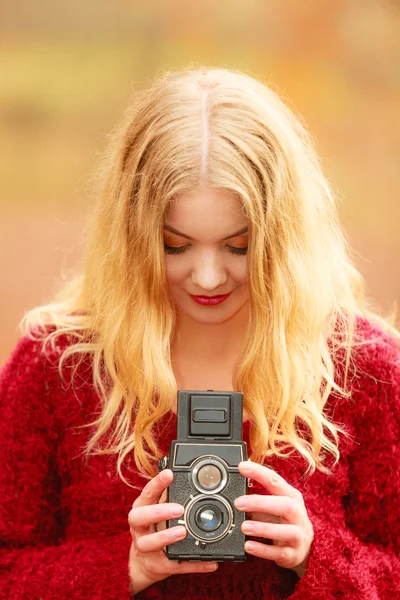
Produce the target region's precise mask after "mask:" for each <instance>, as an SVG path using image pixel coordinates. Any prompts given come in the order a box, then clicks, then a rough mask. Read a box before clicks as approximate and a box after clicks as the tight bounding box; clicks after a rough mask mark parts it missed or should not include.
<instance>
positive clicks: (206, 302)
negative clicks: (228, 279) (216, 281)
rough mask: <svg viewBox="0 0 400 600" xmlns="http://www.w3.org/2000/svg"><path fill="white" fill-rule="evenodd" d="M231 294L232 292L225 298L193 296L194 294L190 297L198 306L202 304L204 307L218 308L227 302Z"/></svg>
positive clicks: (224, 296)
mask: <svg viewBox="0 0 400 600" xmlns="http://www.w3.org/2000/svg"><path fill="white" fill-rule="evenodd" d="M231 293H232V292H229V294H224V295H223V296H192V294H189V296H190V297H191V298H193V300H194V301H195V302H197V304H202V305H203V306H216V305H217V304H221V302H223V301H224V300H226V299H227V298H228V296H230V295H231Z"/></svg>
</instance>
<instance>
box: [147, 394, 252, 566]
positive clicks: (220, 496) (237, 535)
mask: <svg viewBox="0 0 400 600" xmlns="http://www.w3.org/2000/svg"><path fill="white" fill-rule="evenodd" d="M177 416H178V419H177V439H176V440H174V441H173V442H172V443H171V446H170V451H169V456H168V457H167V456H165V457H164V458H161V459H160V460H159V461H158V470H159V472H160V471H161V470H163V469H165V468H169V469H171V470H172V471H173V473H174V479H173V481H172V483H171V485H170V486H169V488H168V491H167V502H177V503H178V504H181V505H182V506H184V509H185V510H184V514H183V515H182V516H181V517H179V518H177V519H170V520H168V521H167V528H169V527H174V526H176V525H184V526H185V527H186V530H187V536H186V538H185V539H184V540H181V541H178V542H174V543H172V544H169V545H168V546H167V557H168V558H169V559H170V560H178V561H179V562H181V561H184V560H186V561H199V560H204V561H207V560H212V561H220V562H221V561H233V562H241V561H244V560H245V558H246V556H245V550H244V542H245V535H244V534H243V533H242V531H241V529H240V525H241V523H242V522H243V521H244V520H245V519H246V513H245V512H243V511H239V510H237V509H236V507H235V506H234V500H235V498H238V497H239V496H242V495H246V494H247V490H248V488H249V487H250V486H251V484H250V482H249V480H248V479H247V478H245V477H243V475H241V474H240V473H239V470H238V464H239V463H240V462H241V461H242V460H247V445H246V442H244V441H243V440H242V420H243V394H242V393H241V392H215V391H213V390H206V391H199V390H196V391H187V390H185V391H181V390H180V391H178V407H177Z"/></svg>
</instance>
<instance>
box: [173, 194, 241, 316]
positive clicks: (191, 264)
mask: <svg viewBox="0 0 400 600" xmlns="http://www.w3.org/2000/svg"><path fill="white" fill-rule="evenodd" d="M247 227H248V219H247V217H245V216H244V214H242V204H241V202H240V200H239V199H238V198H237V197H236V196H234V195H233V194H230V193H228V192H223V191H219V190H215V189H209V190H194V191H192V192H188V193H185V194H180V195H178V196H177V198H176V201H175V202H174V203H173V204H172V205H171V207H170V209H169V211H168V213H167V215H166V219H165V223H164V248H165V267H166V274H167V280H168V285H169V291H170V294H171V297H172V299H173V301H174V303H175V306H176V308H177V311H178V314H182V313H183V314H184V315H186V316H188V317H191V318H192V319H194V320H195V321H197V322H201V323H205V324H206V323H207V324H218V323H223V322H224V321H227V320H228V319H231V318H232V317H233V316H234V315H235V314H236V313H237V312H238V311H239V310H240V309H241V308H242V307H243V306H244V305H245V304H246V303H247V301H248V299H249V296H248V287H247V280H248V271H247V257H246V253H247V245H248V231H247ZM172 229H174V230H175V231H172ZM238 232H240V233H238ZM177 248H179V249H180V250H178V252H175V253H174V249H177ZM228 293H230V295H229V297H228V298H227V299H226V300H225V301H224V302H222V303H220V304H217V305H201V304H199V303H197V302H196V301H195V300H194V299H193V298H192V297H191V295H194V296H219V295H223V294H228Z"/></svg>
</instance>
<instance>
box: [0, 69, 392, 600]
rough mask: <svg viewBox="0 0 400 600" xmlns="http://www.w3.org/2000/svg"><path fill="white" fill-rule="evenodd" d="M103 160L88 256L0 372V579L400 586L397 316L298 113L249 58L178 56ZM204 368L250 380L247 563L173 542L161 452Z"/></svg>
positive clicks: (86, 593)
mask: <svg viewBox="0 0 400 600" xmlns="http://www.w3.org/2000/svg"><path fill="white" fill-rule="evenodd" d="M99 181H101V185H100V186H99V190H98V201H97V204H96V208H95V211H94V213H93V215H92V218H91V221H90V223H91V227H90V230H89V232H88V236H87V250H86V254H85V257H84V261H83V263H82V267H81V270H80V272H79V273H78V274H77V276H76V278H75V279H73V280H71V281H70V282H69V283H68V285H66V286H65V287H64V289H63V290H62V292H61V293H60V295H59V296H58V298H56V300H55V301H54V302H53V303H52V304H49V305H47V306H43V307H39V308H37V309H35V310H32V311H30V312H28V313H27V314H26V315H25V317H24V319H23V322H22V331H23V334H24V335H23V336H22V338H21V340H20V342H19V343H18V345H17V347H16V349H15V350H14V352H13V354H12V356H11V357H10V359H9V360H8V362H7V364H6V365H5V366H4V368H3V370H2V373H1V386H2V387H1V405H0V450H1V456H2V461H1V464H0V489H1V491H2V501H1V513H0V528H1V531H0V540H1V549H0V552H1V569H0V584H1V585H0V589H1V592H0V595H1V597H2V598H7V599H8V600H17V599H18V600H20V599H21V598H25V599H30V598H32V599H33V598H41V599H43V600H50V599H54V598H57V599H70V598H79V599H80V600H85V599H89V598H90V599H103V598H104V599H117V598H118V599H119V600H121V599H124V598H129V597H133V596H134V597H135V598H136V597H137V598H138V599H139V598H143V599H144V598H162V599H166V600H168V599H174V600H176V599H177V598H191V599H193V600H195V599H200V598H201V599H205V598H210V599H211V598H212V599H213V600H216V599H220V598H221V599H222V598H242V599H249V598H254V599H255V598H260V599H262V598H263V599H267V598H268V599H270V600H275V599H278V598H290V599H293V600H329V599H333V598H342V599H347V598H348V599H350V598H351V599H360V600H361V599H363V600H368V599H371V600H372V599H374V600H377V599H380V600H383V599H386V598H390V599H391V600H392V599H394V598H395V597H398V595H399V590H400V562H399V541H400V521H399V518H398V515H399V512H400V499H399V488H400V460H399V459H400V450H399V419H400V407H399V390H400V377H399V351H398V343H399V338H400V335H399V332H398V331H397V329H396V328H395V326H394V325H391V324H389V320H387V321H386V320H385V319H383V318H381V317H378V316H377V315H375V314H374V313H373V311H372V310H371V309H370V308H369V305H368V304H367V302H366V300H365V298H364V292H363V284H362V278H361V276H360V274H359V273H358V272H357V270H356V269H355V267H354V266H353V264H352V262H351V259H350V257H349V249H348V247H347V244H346V241H345V238H344V235H343V232H342V230H341V228H340V225H339V223H338V218H337V213H336V207H335V199H334V197H333V195H332V192H331V191H330V188H329V186H328V184H327V182H326V179H325V178H324V175H323V173H322V170H321V167H320V163H319V160H318V158H317V156H316V153H315V150H314V147H313V143H312V139H311V137H310V135H309V134H308V133H307V131H306V130H305V128H304V126H303V124H302V122H301V119H300V118H299V117H298V116H296V115H294V113H293V112H292V111H291V110H290V109H289V108H288V107H287V106H286V105H285V104H284V103H283V101H282V100H281V99H280V98H279V97H278V96H277V94H276V93H275V92H274V91H272V90H271V89H270V88H269V87H267V86H266V85H265V84H263V83H262V82H260V81H257V80H256V79H254V78H252V77H250V76H248V75H246V74H244V73H240V72H237V71H231V70H228V69H223V68H187V69H183V70H179V71H172V72H167V73H165V74H163V75H162V76H160V77H158V78H157V79H155V81H154V83H153V85H152V86H151V87H150V88H149V89H146V90H145V91H142V92H139V93H137V94H136V95H135V98H134V101H133V103H132V106H131V107H130V108H129V109H128V110H127V111H126V115H125V118H124V120H123V122H122V124H121V125H120V126H119V127H118V128H117V129H116V130H115V133H114V135H113V137H112V140H111V144H110V149H109V152H108V153H107V156H106V157H105V160H104V164H103V166H102V169H101V172H99ZM206 389H213V390H216V391H217V390H222V391H228V390H232V391H240V392H242V393H243V400H244V417H243V431H244V440H245V441H246V442H247V444H248V450H249V457H250V458H251V461H245V462H244V463H241V464H240V467H239V468H240V473H241V474H242V475H243V476H244V477H248V478H249V479H250V480H252V482H253V484H254V485H253V487H251V488H250V489H249V494H247V495H245V496H243V497H241V498H236V500H235V504H236V508H237V509H238V510H242V511H245V512H246V520H245V521H244V523H243V525H242V529H243V532H245V533H246V534H247V541H246V544H245V550H246V553H247V557H246V560H245V561H244V562H243V563H236V564H235V563H229V562H221V563H219V564H214V563H212V562H211V563H207V562H201V561H197V562H186V561H184V562H182V563H178V562H177V561H172V560H169V559H168V558H167V556H166V553H165V547H166V546H168V545H169V544H171V543H172V542H174V541H176V540H177V539H182V538H184V537H185V536H186V535H187V531H186V530H185V528H184V527H182V526H177V527H171V528H166V527H165V521H167V520H169V519H172V518H173V516H175V517H176V516H177V515H181V514H182V513H183V506H181V505H180V504H173V503H170V502H166V490H167V488H168V486H169V485H170V484H171V482H172V479H173V473H172V471H171V470H169V469H166V470H164V471H162V472H161V473H160V474H157V460H158V459H159V458H160V457H162V456H164V455H165V454H166V453H167V452H168V448H169V445H170V443H171V441H172V440H173V439H175V437H176V421H177V418H176V398H177V390H206Z"/></svg>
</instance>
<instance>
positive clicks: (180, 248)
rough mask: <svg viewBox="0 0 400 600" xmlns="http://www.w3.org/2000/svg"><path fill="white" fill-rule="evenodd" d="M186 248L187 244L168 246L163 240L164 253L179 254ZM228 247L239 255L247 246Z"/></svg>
mask: <svg viewBox="0 0 400 600" xmlns="http://www.w3.org/2000/svg"><path fill="white" fill-rule="evenodd" d="M186 248H187V246H178V247H175V246H168V244H166V243H165V242H164V250H165V252H166V254H181V253H182V252H185V250H186ZM228 249H229V252H231V253H232V254H238V255H240V256H243V255H245V254H247V246H246V247H245V248H234V247H233V246H228Z"/></svg>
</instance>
